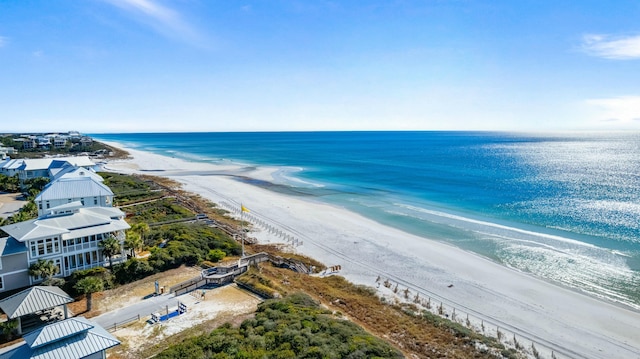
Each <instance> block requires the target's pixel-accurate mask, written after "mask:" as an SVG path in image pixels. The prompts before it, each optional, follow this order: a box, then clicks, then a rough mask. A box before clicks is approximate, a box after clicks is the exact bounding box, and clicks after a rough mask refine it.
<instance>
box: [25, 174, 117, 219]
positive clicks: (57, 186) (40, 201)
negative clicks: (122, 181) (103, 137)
mask: <svg viewBox="0 0 640 359" xmlns="http://www.w3.org/2000/svg"><path fill="white" fill-rule="evenodd" d="M103 181H104V180H103V178H102V177H101V176H100V175H98V174H97V173H95V172H94V171H93V170H91V169H86V168H84V167H71V166H70V167H65V168H63V169H62V170H61V171H59V172H58V173H56V174H54V175H53V180H52V182H50V183H49V184H48V185H47V186H46V187H45V188H44V189H43V190H42V192H40V194H39V195H38V196H37V197H36V198H35V199H34V202H35V204H36V206H37V207H38V215H40V216H41V215H44V214H45V213H47V212H49V211H50V210H51V209H52V208H55V207H58V206H61V205H64V204H68V203H71V202H80V203H81V204H82V205H83V206H84V207H111V206H112V205H113V192H112V191H111V189H110V188H109V187H107V186H106V185H105V184H104V183H103Z"/></svg>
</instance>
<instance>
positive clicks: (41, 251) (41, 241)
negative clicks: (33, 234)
mask: <svg viewBox="0 0 640 359" xmlns="http://www.w3.org/2000/svg"><path fill="white" fill-rule="evenodd" d="M38 255H39V256H43V255H44V239H39V240H38Z"/></svg>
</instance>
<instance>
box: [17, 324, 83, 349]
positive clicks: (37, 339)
mask: <svg viewBox="0 0 640 359" xmlns="http://www.w3.org/2000/svg"><path fill="white" fill-rule="evenodd" d="M93 327H94V326H93V325H92V324H90V323H87V322H85V321H82V320H77V319H75V318H71V319H67V320H63V321H61V322H56V323H53V324H49V325H46V326H44V327H42V328H39V329H36V330H34V331H32V332H30V333H28V334H25V335H24V336H23V337H22V338H23V339H24V341H25V342H27V345H29V346H30V347H31V349H35V348H38V347H41V346H43V345H46V344H49V343H51V342H54V341H56V340H60V339H64V338H67V337H70V336H72V335H75V334H78V333H81V332H86V331H87V330H89V329H91V328H93Z"/></svg>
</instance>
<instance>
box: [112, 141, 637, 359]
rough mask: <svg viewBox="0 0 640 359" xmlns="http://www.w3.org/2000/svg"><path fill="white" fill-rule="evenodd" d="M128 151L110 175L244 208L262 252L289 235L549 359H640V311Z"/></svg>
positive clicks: (371, 281)
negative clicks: (155, 180) (152, 178)
mask: <svg viewBox="0 0 640 359" xmlns="http://www.w3.org/2000/svg"><path fill="white" fill-rule="evenodd" d="M109 144H110V145H114V146H116V147H120V148H123V146H121V145H119V144H115V143H109ZM125 149H126V150H127V151H128V152H129V153H131V155H132V156H133V159H131V160H120V161H111V162H109V163H108V164H107V165H105V167H104V169H105V170H107V171H114V172H121V173H142V174H147V175H158V176H165V177H168V178H171V179H174V180H176V181H179V182H181V183H183V184H184V189H185V190H187V191H191V192H194V193H198V194H200V195H202V196H203V197H206V198H208V199H211V200H212V201H214V202H216V203H219V204H220V205H221V206H222V207H223V208H226V209H229V208H235V209H238V208H239V207H240V203H242V204H243V205H244V206H245V207H247V208H248V209H249V210H250V211H251V212H250V213H249V215H250V216H251V217H250V218H251V220H252V222H253V223H255V226H254V227H255V230H256V232H254V233H252V234H251V235H252V236H254V237H256V238H258V239H259V240H260V241H261V242H265V243H266V242H270V243H274V242H285V239H283V237H282V235H278V234H276V233H275V232H273V230H272V231H269V230H268V229H269V228H272V229H276V230H277V231H279V232H277V233H281V232H284V233H286V234H287V235H288V236H290V237H288V238H289V241H291V238H295V240H297V241H298V242H302V245H299V246H296V247H295V250H296V251H298V252H300V253H303V254H305V255H308V256H311V257H314V258H316V259H318V260H320V261H321V262H323V263H325V264H326V265H328V266H331V265H341V267H342V270H341V271H340V274H341V275H343V276H344V277H346V278H347V279H349V280H350V281H352V282H354V283H359V284H365V285H369V286H371V287H374V288H375V287H376V282H375V281H376V278H377V277H378V276H381V277H382V278H383V279H386V278H388V279H390V281H392V282H393V283H399V288H401V289H404V288H409V289H410V291H411V292H412V293H417V292H419V293H420V296H421V297H423V298H424V297H426V296H430V297H431V298H432V301H433V302H434V303H439V302H440V301H442V302H444V304H445V307H446V308H449V310H450V308H451V307H452V306H455V307H456V311H457V313H458V315H465V314H463V313H469V314H470V316H471V317H472V318H473V319H482V320H484V323H485V326H486V327H487V330H488V331H491V330H493V331H494V332H495V327H496V325H498V326H500V328H501V329H500V330H501V331H503V332H504V333H507V334H506V336H507V337H513V334H516V336H517V337H518V338H521V337H524V338H528V339H532V340H533V341H535V342H536V344H535V345H536V348H537V349H538V350H539V351H540V353H541V355H542V357H545V358H550V357H551V350H554V352H555V355H556V357H558V358H566V357H572V358H581V357H584V358H603V359H604V358H607V359H608V358H621V359H622V358H635V359H638V358H640V313H638V312H636V311H632V310H629V309H626V308H623V307H620V306H616V305H613V304H610V303H607V302H603V301H600V300H597V299H595V298H592V297H589V296H586V295H583V294H580V293H577V292H575V291H571V290H567V289H565V288H562V287H559V286H556V285H554V284H551V283H548V282H545V281H542V280H539V279H537V278H534V277H532V276H530V275H527V274H525V273H521V272H518V271H515V270H511V269H509V268H506V267H504V266H501V265H498V264H496V263H494V262H492V261H490V260H487V259H485V258H482V257H480V256H477V255H475V254H473V253H469V252H466V251H463V250H460V249H458V248H455V247H452V246H450V245H448V244H444V243H441V242H437V241H432V240H429V239H426V238H421V237H417V236H414V235H411V234H407V233H405V232H402V231H399V230H396V229H394V228H390V227H387V226H384V225H381V224H379V223H377V222H374V221H371V220H369V219H367V218H364V217H362V216H360V215H358V214H354V213H352V212H349V211H347V210H345V209H343V208H338V207H334V206H330V205H326V204H322V203H319V202H316V201H313V200H311V199H307V198H305V197H300V196H288V195H285V194H281V193H276V192H274V191H270V190H267V189H264V188H261V187H258V186H254V185H251V184H247V183H244V182H241V181H238V180H236V179H234V176H245V177H250V178H255V179H261V180H266V181H270V180H271V179H272V178H271V174H272V173H273V171H274V170H275V169H269V168H258V169H254V168H242V167H241V166H235V165H224V166H219V165H213V164H207V163H192V162H187V161H183V160H180V159H177V158H170V157H163V156H159V155H155V154H152V153H147V152H140V151H136V150H131V149H128V148H125ZM225 206H228V207H225ZM280 231H281V232H280ZM450 285H453V286H452V287H450ZM381 290H384V287H383V286H381ZM489 327H491V328H489ZM519 341H520V339H519ZM524 342H525V343H526V342H527V341H526V340H525V341H524Z"/></svg>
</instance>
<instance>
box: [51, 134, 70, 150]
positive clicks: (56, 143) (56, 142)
mask: <svg viewBox="0 0 640 359" xmlns="http://www.w3.org/2000/svg"><path fill="white" fill-rule="evenodd" d="M66 145H67V139H66V138H65V137H61V136H57V137H55V138H54V139H53V147H55V148H64V147H65V146H66Z"/></svg>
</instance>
